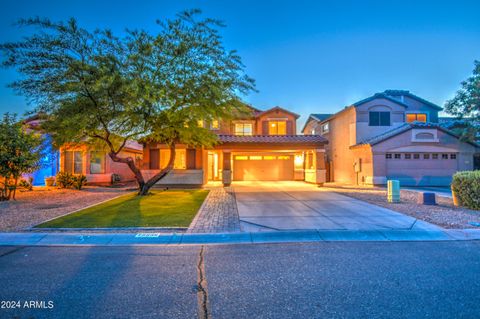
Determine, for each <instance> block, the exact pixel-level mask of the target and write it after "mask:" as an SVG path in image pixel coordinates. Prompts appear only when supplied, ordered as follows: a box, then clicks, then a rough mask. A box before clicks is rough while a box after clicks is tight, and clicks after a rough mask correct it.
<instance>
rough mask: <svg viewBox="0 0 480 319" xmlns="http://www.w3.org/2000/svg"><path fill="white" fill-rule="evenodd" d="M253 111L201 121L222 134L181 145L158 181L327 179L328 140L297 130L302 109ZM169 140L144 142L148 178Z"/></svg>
mask: <svg viewBox="0 0 480 319" xmlns="http://www.w3.org/2000/svg"><path fill="white" fill-rule="evenodd" d="M249 109H250V113H249V114H247V115H245V116H239V117H237V118H235V119H233V120H229V121H222V120H218V121H213V122H212V123H206V122H204V121H201V120H200V119H199V125H200V126H202V127H205V128H207V129H210V130H211V131H212V132H215V133H216V134H217V135H218V140H219V143H218V144H217V145H216V146H215V147H213V148H211V149H205V148H196V149H195V148H189V147H188V146H187V145H177V149H176V160H175V167H174V170H173V171H172V172H171V173H169V175H167V176H166V177H165V178H164V179H162V180H160V181H159V183H158V185H161V186H163V185H170V186H173V185H174V186H188V187H201V186H202V185H204V184H206V183H207V182H209V181H222V182H223V184H224V185H230V183H231V182H232V181H256V180H262V181H279V180H299V181H306V182H310V183H316V184H322V183H323V182H324V181H325V160H324V153H325V150H324V145H325V144H327V143H328V142H327V140H326V139H325V138H323V137H322V136H319V135H312V136H304V135H297V134H296V126H297V125H296V122H297V119H298V118H299V115H297V114H295V113H293V112H290V111H288V110H285V109H283V108H280V107H274V108H271V109H269V110H266V111H261V110H258V109H256V108H253V107H249ZM169 152H170V151H169V150H168V148H167V146H166V145H162V144H156V143H145V144H144V152H143V155H144V157H143V171H142V173H143V174H144V175H145V176H146V177H147V178H148V177H149V176H152V175H153V174H155V173H156V172H158V171H159V169H161V168H163V167H165V166H166V164H167V162H168V159H169Z"/></svg>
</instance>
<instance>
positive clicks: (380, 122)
mask: <svg viewBox="0 0 480 319" xmlns="http://www.w3.org/2000/svg"><path fill="white" fill-rule="evenodd" d="M368 115H369V122H368V125H369V126H390V112H373V111H371V112H369V113H368Z"/></svg>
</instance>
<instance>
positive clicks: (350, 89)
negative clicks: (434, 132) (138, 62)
mask: <svg viewBox="0 0 480 319" xmlns="http://www.w3.org/2000/svg"><path fill="white" fill-rule="evenodd" d="M189 8H199V9H201V10H202V11H203V14H204V16H208V17H213V18H218V19H221V20H223V21H224V22H225V23H226V25H227V27H226V28H225V29H224V30H222V34H223V36H224V42H225V46H226V47H227V48H229V49H236V50H238V51H239V54H240V55H241V56H242V58H243V62H244V64H245V65H246V67H247V72H248V74H249V75H250V76H251V77H253V78H255V79H256V81H257V88H258V90H259V92H258V93H253V94H251V95H250V96H248V97H245V100H246V101H247V102H249V103H252V104H253V105H254V106H256V107H258V108H261V109H265V108H269V107H272V106H275V105H280V106H282V107H285V108H288V109H290V110H292V111H294V112H296V113H299V114H301V115H302V117H301V118H300V123H299V124H300V125H301V124H303V122H304V121H305V120H306V118H307V116H308V114H309V113H331V112H335V111H338V110H339V109H341V108H342V107H344V106H345V105H348V104H351V103H353V102H355V101H357V100H359V99H362V98H365V97H367V96H370V95H371V94H373V93H375V92H380V91H383V90H385V89H407V90H410V91H412V92H413V93H415V94H417V95H419V96H421V97H423V98H426V99H428V100H430V101H432V102H435V103H437V104H439V105H443V104H444V102H445V100H446V99H448V98H450V97H452V96H453V94H454V93H455V91H456V90H457V89H458V88H459V83H460V81H462V80H463V79H465V78H466V77H467V76H469V75H470V74H471V71H472V69H473V60H475V59H480V19H478V12H480V1H448V2H446V1H445V2H443V1H419V0H417V1H366V0H363V1H300V0H296V1H278V0H277V1H261V0H256V1H250V0H248V1H241V0H239V1H227V0H224V1H206V0H203V1H198V0H197V1H187V0H183V1H182V0H179V1H173V0H172V1H159V0H157V1H140V0H138V1H122V0H117V1H106V0H105V1H99V0H97V1H90V0H82V1H47V0H43V1H23V0H16V1H10V0H5V1H2V10H1V12H0V42H5V41H11V40H16V39H20V38H21V37H22V36H23V35H25V34H26V32H28V31H27V30H22V29H18V28H17V27H14V26H12V23H13V22H14V21H15V20H16V19H18V18H21V17H31V16H41V17H49V18H51V19H54V20H65V19H68V18H69V17H72V16H73V17H75V18H77V20H78V21H79V23H80V24H81V25H82V26H85V27H87V28H92V29H93V28H96V27H101V28H103V27H107V28H110V29H112V30H113V31H115V32H122V31H123V30H124V29H125V28H126V27H129V28H145V29H148V30H151V31H154V30H155V28H156V26H155V20H156V19H162V18H165V17H172V16H173V15H174V14H175V13H176V12H178V11H181V10H184V9H189ZM16 76H17V74H16V73H15V71H13V70H5V69H0V113H3V112H6V111H10V112H17V113H19V114H22V113H23V112H24V111H26V110H28V109H29V108H31V106H27V105H26V103H25V100H24V99H23V97H20V96H16V95H15V93H14V92H13V91H12V90H11V89H8V88H6V87H5V86H6V84H7V83H8V82H10V81H11V80H13V79H15V78H16ZM300 125H299V126H300Z"/></svg>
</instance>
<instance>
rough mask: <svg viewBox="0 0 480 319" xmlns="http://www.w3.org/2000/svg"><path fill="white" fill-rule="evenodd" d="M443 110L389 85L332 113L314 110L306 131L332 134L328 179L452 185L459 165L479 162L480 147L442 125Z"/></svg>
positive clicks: (470, 166) (464, 166)
mask: <svg viewBox="0 0 480 319" xmlns="http://www.w3.org/2000/svg"><path fill="white" fill-rule="evenodd" d="M440 110H442V108H441V107H439V106H438V105H435V104H434V103H431V102H429V101H426V100H424V99H422V98H420V97H418V96H416V95H414V94H412V93H410V92H409V91H403V90H387V91H385V92H382V93H377V94H375V95H373V96H371V97H369V98H366V99H364V100H361V101H359V102H356V103H354V104H352V105H351V106H348V107H346V108H344V109H343V110H341V111H339V112H338V113H336V114H333V115H332V116H330V117H328V118H323V119H320V120H316V119H315V116H314V115H312V116H310V117H309V120H308V121H307V123H306V124H305V127H304V129H303V133H304V134H312V131H313V132H315V134H321V135H322V136H323V137H325V138H327V139H328V140H329V144H328V146H327V148H326V149H327V161H328V169H329V174H328V180H329V181H335V182H341V183H349V184H370V185H371V184H373V185H383V184H386V182H387V180H389V179H396V180H400V182H401V185H406V186H407V185H408V186H414V185H422V186H447V185H449V184H450V182H451V177H452V175H453V174H454V173H455V172H456V171H459V170H471V169H473V168H474V166H473V165H474V164H473V162H474V161H473V158H474V154H475V153H478V151H479V148H478V145H477V144H475V143H468V142H463V141H461V140H460V139H459V138H458V136H456V135H455V134H454V133H452V132H451V131H449V130H448V129H446V128H444V127H442V126H440V125H439V123H438V119H439V118H438V112H439V111H440Z"/></svg>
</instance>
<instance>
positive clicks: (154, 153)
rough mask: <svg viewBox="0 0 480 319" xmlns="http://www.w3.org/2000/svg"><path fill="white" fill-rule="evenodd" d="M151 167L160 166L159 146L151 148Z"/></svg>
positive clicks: (156, 167)
mask: <svg viewBox="0 0 480 319" xmlns="http://www.w3.org/2000/svg"><path fill="white" fill-rule="evenodd" d="M149 166H150V169H159V168H160V150H159V149H158V148H151V149H150V165H149Z"/></svg>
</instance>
